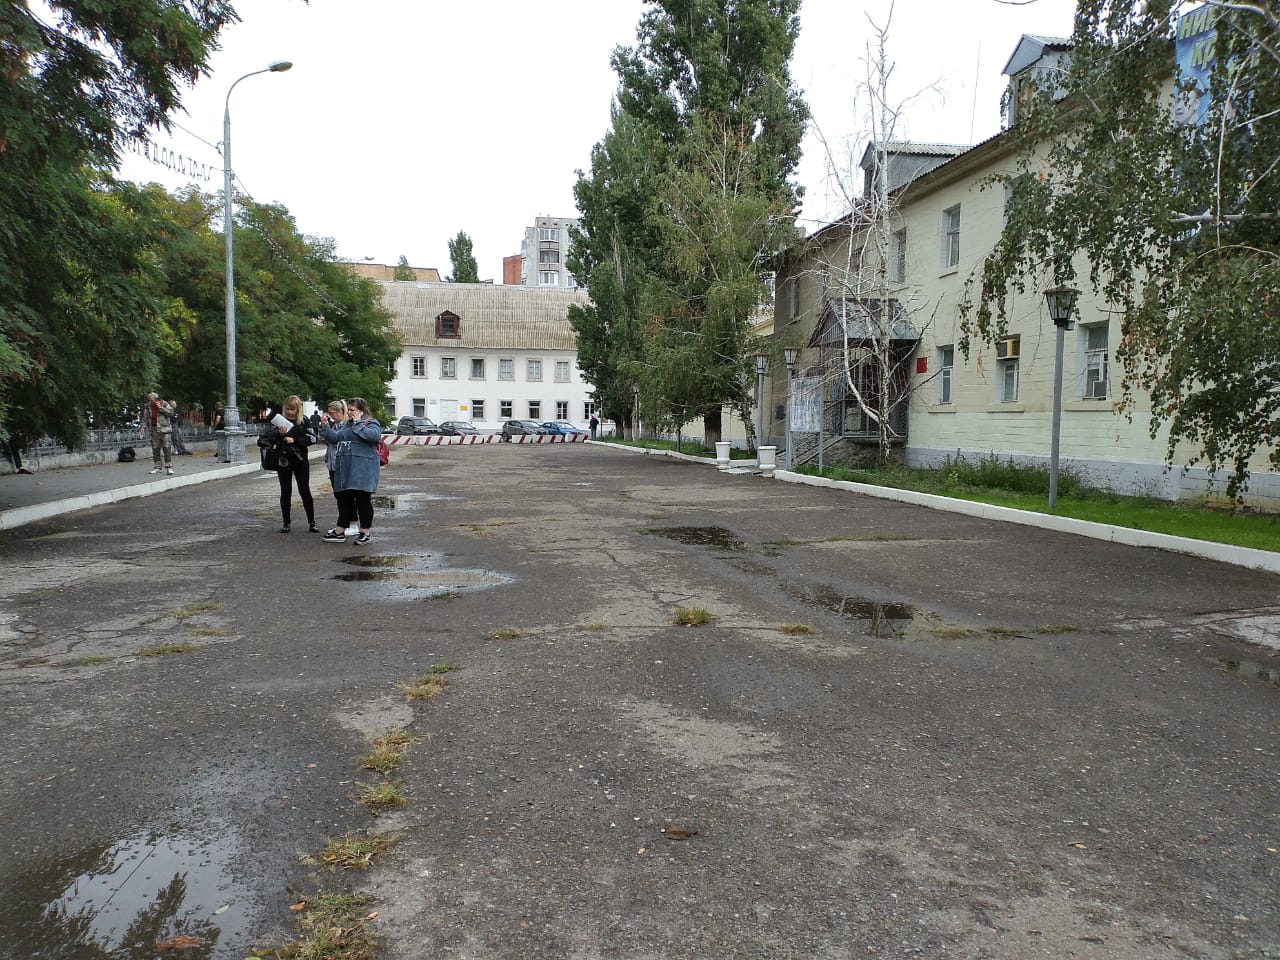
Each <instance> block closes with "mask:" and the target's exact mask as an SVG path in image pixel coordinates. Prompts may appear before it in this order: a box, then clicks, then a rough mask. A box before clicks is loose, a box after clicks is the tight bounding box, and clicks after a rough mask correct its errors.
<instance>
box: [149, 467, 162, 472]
mask: <svg viewBox="0 0 1280 960" xmlns="http://www.w3.org/2000/svg"><path fill="white" fill-rule="evenodd" d="M151 472H152V473H159V472H160V468H159V467H156V468H155V469H154V470H152V471H151Z"/></svg>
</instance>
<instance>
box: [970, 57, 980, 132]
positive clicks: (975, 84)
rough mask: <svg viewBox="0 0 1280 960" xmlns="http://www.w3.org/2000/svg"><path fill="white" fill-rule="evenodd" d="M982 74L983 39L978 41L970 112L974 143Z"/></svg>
mask: <svg viewBox="0 0 1280 960" xmlns="http://www.w3.org/2000/svg"><path fill="white" fill-rule="evenodd" d="M981 76H982V41H981V40H979V41H978V60H977V63H975V64H974V66H973V109H972V110H971V111H970V112H969V142H970V143H973V126H974V123H975V122H976V121H977V118H978V78H979V77H981Z"/></svg>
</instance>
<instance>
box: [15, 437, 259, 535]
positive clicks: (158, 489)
mask: <svg viewBox="0 0 1280 960" xmlns="http://www.w3.org/2000/svg"><path fill="white" fill-rule="evenodd" d="M139 452H140V453H141V452H143V451H141V450H140V451H139ZM151 469H152V463H151V458H150V457H142V456H140V457H139V458H138V459H137V460H135V461H133V462H132V463H114V462H113V463H94V464H85V465H82V466H76V467H60V468H58V469H54V470H40V471H38V472H36V473H31V474H25V473H11V474H6V475H4V476H0V530H12V529H13V528H14V527H21V526H23V525H25V524H28V523H35V522H36V521H39V520H47V519H49V518H50V517H56V516H60V515H61V514H64V513H73V512H75V511H77V510H88V509H90V508H92V507H101V506H105V505H106V504H109V503H117V502H119V501H121V500H131V499H133V498H135V497H148V496H151V495H152V494H155V493H163V492H164V491H166V490H176V489H178V488H180V487H187V486H190V485H191V484H194V483H204V482H206V481H209V480H219V479H222V478H223V477H234V476H239V475H241V474H245V473H257V472H260V471H261V470H262V467H261V466H260V465H259V463H258V451H257V449H256V448H255V447H252V446H250V447H249V448H248V449H247V450H246V451H245V460H244V462H242V463H234V464H233V463H224V462H222V461H221V460H219V459H218V458H217V456H216V455H215V454H214V451H213V450H212V449H208V450H197V451H195V452H194V453H193V454H192V455H191V456H189V457H175V458H174V460H173V469H174V473H173V476H167V475H165V474H155V475H153V474H152V473H151Z"/></svg>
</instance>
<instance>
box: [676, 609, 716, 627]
mask: <svg viewBox="0 0 1280 960" xmlns="http://www.w3.org/2000/svg"><path fill="white" fill-rule="evenodd" d="M671 622H672V623H674V624H677V625H678V626H681V627H701V626H704V625H705V624H708V623H710V622H711V614H709V613H708V612H707V611H706V610H704V609H702V607H676V615H675V619H673V620H672V621H671Z"/></svg>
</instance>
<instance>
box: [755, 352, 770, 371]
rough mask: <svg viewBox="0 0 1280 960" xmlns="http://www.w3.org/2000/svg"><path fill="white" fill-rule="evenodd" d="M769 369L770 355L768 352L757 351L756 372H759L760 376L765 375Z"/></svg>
mask: <svg viewBox="0 0 1280 960" xmlns="http://www.w3.org/2000/svg"><path fill="white" fill-rule="evenodd" d="M768 369H769V355H768V354H767V353H757V354H756V373H757V374H759V375H760V376H764V374H765V372H766V371H767V370H768Z"/></svg>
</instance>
